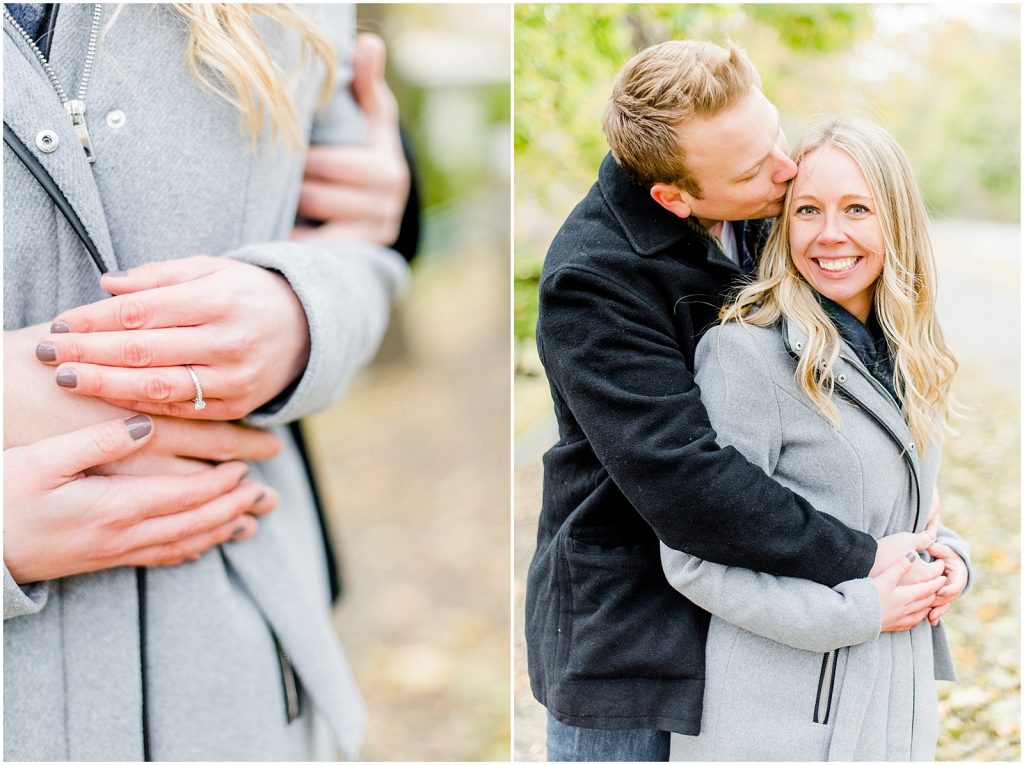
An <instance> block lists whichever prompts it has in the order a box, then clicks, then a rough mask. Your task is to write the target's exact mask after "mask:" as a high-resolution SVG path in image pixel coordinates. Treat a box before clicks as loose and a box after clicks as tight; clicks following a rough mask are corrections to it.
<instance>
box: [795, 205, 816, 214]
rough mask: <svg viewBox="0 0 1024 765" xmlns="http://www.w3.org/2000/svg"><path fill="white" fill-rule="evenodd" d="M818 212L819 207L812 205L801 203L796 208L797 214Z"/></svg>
mask: <svg viewBox="0 0 1024 765" xmlns="http://www.w3.org/2000/svg"><path fill="white" fill-rule="evenodd" d="M816 212H818V208H817V207H814V206H812V205H800V206H799V207H798V208H796V214H797V215H814V213H816Z"/></svg>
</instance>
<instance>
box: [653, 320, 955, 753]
mask: <svg viewBox="0 0 1024 765" xmlns="http://www.w3.org/2000/svg"><path fill="white" fill-rule="evenodd" d="M805 340H806V338H805V337H804V336H803V335H802V333H801V332H800V330H799V329H798V328H796V327H795V326H794V325H793V324H791V323H789V324H787V323H786V322H783V324H782V325H781V327H770V328H763V327H753V326H749V325H743V324H739V323H729V324H726V325H723V326H719V327H715V328H713V329H712V330H711V331H709V332H708V334H707V335H706V336H705V337H704V339H703V340H702V341H701V344H700V346H699V347H698V349H697V357H696V367H697V383H698V384H699V385H700V389H701V398H702V400H703V401H704V403H705V404H706V405H707V408H708V414H709V415H710V417H711V423H712V425H713V426H714V427H715V430H716V432H717V433H718V439H719V442H720V443H722V444H732V445H733V446H735V447H736V448H737V449H738V450H739V451H740V452H742V453H743V455H744V456H746V457H747V458H748V459H749V460H750V461H751V462H753V463H754V464H756V465H759V466H760V467H761V468H762V469H763V470H764V471H765V472H766V473H768V475H770V476H772V477H773V478H775V479H776V480H777V481H779V482H780V483H782V484H784V485H785V486H788V487H789V488H791V489H793V491H795V492H797V493H798V494H801V495H803V496H804V497H805V498H806V499H807V500H808V501H810V502H811V503H812V504H813V505H814V506H815V507H816V508H818V509H819V510H822V511H823V512H827V513H830V514H832V515H834V516H835V517H837V518H839V519H841V520H842V521H844V522H845V523H846V524H848V525H849V526H851V527H853V528H857V529H861V530H863V531H866V532H868V533H869V534H871V535H872V536H874V537H876V538H877V537H881V536H885V535H887V534H892V533H894V532H897V531H911V530H914V531H920V530H921V529H923V528H924V525H925V523H926V522H927V519H928V510H929V506H930V502H931V498H932V493H933V490H934V487H935V478H936V473H937V471H938V466H939V456H940V455H939V448H938V447H935V446H932V447H930V448H928V449H927V450H925V452H924V453H923V454H921V453H920V450H919V449H918V448H917V445H916V444H914V443H913V438H912V436H911V433H910V430H909V428H908V427H907V425H906V423H905V422H904V420H903V417H902V415H901V413H900V411H899V410H898V409H897V407H896V405H895V403H894V402H893V401H892V399H891V398H890V397H889V395H888V394H887V393H886V392H885V390H884V389H883V388H882V387H881V385H880V384H879V383H878V382H877V381H875V380H874V379H873V378H872V377H871V376H870V374H869V373H868V372H867V370H866V369H865V368H864V366H863V365H862V364H861V363H860V361H859V360H858V359H857V357H856V356H855V355H854V353H853V351H852V350H851V349H850V348H849V347H848V346H847V345H846V344H845V343H844V344H843V348H842V351H841V354H840V359H839V361H838V362H837V365H836V370H835V374H836V383H837V387H838V388H840V389H841V390H842V392H843V394H844V396H846V399H840V400H837V404H838V406H839V411H840V416H841V420H842V421H841V427H840V429H839V430H838V431H837V430H835V429H834V428H833V427H832V425H831V424H830V423H829V422H828V421H827V420H826V419H825V418H824V416H823V415H822V414H821V412H820V411H819V410H818V409H817V408H816V407H815V406H814V405H813V404H812V403H811V401H810V400H809V399H808V398H807V396H806V395H805V394H804V393H803V391H802V390H801V389H800V388H799V386H798V384H797V381H796V379H795V376H794V371H795V369H796V361H795V359H794V358H793V355H792V354H799V352H800V349H801V348H802V347H803V345H804V343H805ZM849 399H853V400H855V401H856V404H853V403H851V402H850V400H849ZM750 533H751V534H757V533H758V530H757V529H750ZM939 541H941V542H944V543H946V544H948V545H949V546H950V547H952V548H953V549H954V550H956V551H957V553H959V554H960V555H961V557H963V558H964V560H966V561H967V563H968V567H970V558H969V553H968V549H967V546H966V545H965V544H964V542H963V541H962V540H961V539H960V538H959V537H958V536H956V534H954V533H953V532H952V531H949V530H948V529H945V528H942V529H940V531H939ZM662 562H663V564H664V568H665V573H666V575H667V576H668V579H669V581H670V582H671V583H672V585H673V586H674V587H676V589H678V590H679V591H680V592H682V593H683V594H684V595H686V597H688V598H690V599H691V600H692V601H694V602H695V603H697V604H698V605H700V606H701V607H703V608H705V609H706V610H708V611H710V612H711V613H712V614H713V616H712V619H711V624H710V627H709V630H708V641H707V668H706V671H707V682H706V685H705V691H704V717H703V722H702V725H701V733H700V735H699V736H679V735H673V738H672V759H674V760H932V759H934V756H935V741H936V737H937V734H938V710H937V699H936V690H935V680H936V679H944V680H951V679H953V678H954V672H953V662H952V657H951V655H950V652H949V649H948V647H947V644H946V639H945V631H944V629H943V627H942V624H941V622H940V624H939V626H938V627H937V628H935V629H932V627H931V626H930V625H929V624H928V621H927V620H924V621H922V622H921V623H919V624H918V625H917V626H916V627H914V628H913V629H911V630H909V631H904V632H886V633H880V628H881V606H880V603H879V597H878V590H877V589H876V587H875V586H874V584H873V583H872V582H871V580H870V579H856V580H852V581H848V582H844V583H842V584H840V585H838V586H836V587H834V588H828V587H825V586H823V585H819V584H815V583H813V582H809V581H806V580H802V579H789V578H785V577H773V576H769V575H767V574H760V573H755V572H753V571H750V570H747V569H741V568H729V567H726V566H721V565H718V564H715V563H709V562H707V561H703V560H700V559H699V558H694V557H692V556H690V555H687V554H685V553H682V552H678V551H675V550H671V549H669V548H667V547H664V546H662ZM955 614H956V607H955V606H954V609H953V611H952V612H951V615H955ZM954 618H955V617H954Z"/></svg>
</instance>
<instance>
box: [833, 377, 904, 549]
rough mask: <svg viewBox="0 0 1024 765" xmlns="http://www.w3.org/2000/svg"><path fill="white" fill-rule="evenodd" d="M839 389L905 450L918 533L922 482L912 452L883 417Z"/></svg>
mask: <svg viewBox="0 0 1024 765" xmlns="http://www.w3.org/2000/svg"><path fill="white" fill-rule="evenodd" d="M837 387H838V388H839V389H840V390H841V391H842V392H843V393H844V394H845V395H846V396H847V397H848V398H849V399H850V400H851V401H853V402H855V403H856V404H858V405H859V406H860V408H861V409H863V410H864V411H865V412H867V413H868V414H870V415H871V416H872V417H873V418H874V419H875V422H877V423H878V424H879V425H881V426H882V428H883V429H884V430H885V431H886V432H887V433H888V434H889V435H890V436H891V437H892V439H893V440H894V441H895V442H896V443H897V444H899V445H900V446H901V447H903V449H902V455H903V458H904V459H905V460H906V461H907V464H908V465H909V466H910V475H911V476H913V478H914V489H915V493H916V500H917V501H916V503H915V505H914V525H913V526H912V527H911V529H910V530H911V531H917V524H918V521H919V520H920V518H921V482H920V481H919V480H918V477H917V470H916V468H915V467H914V461H913V459H911V457H910V452H908V451H907V447H906V446H905V445H904V444H903V442H902V441H901V440H900V437H899V436H898V435H896V433H894V432H893V430H892V428H890V427H889V425H888V424H887V423H886V422H885V420H883V419H882V418H881V417H879V416H878V415H877V414H875V412H874V411H873V410H872V409H871V407H869V406H866V405H865V404H864V402H863V401H861V400H860V399H859V398H857V397H856V396H855V395H853V394H852V393H851V392H850V391H849V389H847V388H845V387H843V386H842V385H837Z"/></svg>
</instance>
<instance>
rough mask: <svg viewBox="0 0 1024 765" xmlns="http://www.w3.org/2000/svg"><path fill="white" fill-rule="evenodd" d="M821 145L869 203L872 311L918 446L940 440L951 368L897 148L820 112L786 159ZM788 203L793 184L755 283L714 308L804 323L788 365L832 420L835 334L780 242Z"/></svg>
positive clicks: (885, 136) (916, 195)
mask: <svg viewBox="0 0 1024 765" xmlns="http://www.w3.org/2000/svg"><path fill="white" fill-rule="evenodd" d="M823 146H834V147H836V148H839V149H842V150H843V151H845V152H846V153H847V154H849V155H850V156H851V157H852V158H853V160H854V161H855V162H856V163H857V165H858V166H859V167H860V169H861V172H862V173H863V174H864V178H865V180H866V181H867V183H868V188H869V189H870V191H871V196H872V198H873V199H874V202H875V207H876V209H875V210H874V212H875V214H876V215H877V216H878V219H879V223H880V224H881V228H882V237H883V241H884V242H885V253H884V260H883V264H882V273H881V275H880V276H879V278H878V281H877V282H876V283H875V291H874V312H875V316H876V318H877V319H878V323H879V324H880V325H881V327H882V331H883V332H884V333H885V338H886V340H887V341H888V344H889V348H890V349H891V350H892V351H894V352H895V353H894V364H893V367H894V378H895V379H894V387H895V389H896V393H897V395H898V397H899V401H900V404H901V406H902V408H903V414H904V417H905V418H906V421H907V424H908V425H909V427H910V430H911V432H912V433H913V436H914V440H915V441H916V442H917V443H918V445H919V447H920V449H921V450H922V451H923V450H924V449H925V448H926V447H927V446H928V445H929V444H934V443H941V442H942V440H943V437H944V435H945V430H946V428H947V426H948V422H949V419H950V417H951V415H952V413H953V410H954V407H955V403H954V401H953V398H952V396H951V392H950V387H951V384H952V380H953V375H954V373H955V372H956V369H957V362H956V359H955V358H954V357H953V354H952V353H950V351H949V348H948V347H947V346H946V343H945V341H944V340H943V337H942V331H941V329H940V328H939V324H938V320H937V319H936V316H935V293H936V268H935V259H934V255H933V253H932V246H931V241H930V239H929V237H928V229H927V214H926V212H925V206H924V201H923V200H922V198H921V192H920V190H919V189H918V186H917V182H916V180H915V178H914V173H913V170H912V169H911V167H910V162H909V161H908V160H907V157H906V155H905V154H904V153H903V150H902V149H901V148H900V146H899V144H897V143H896V140H895V139H894V138H893V137H892V136H891V135H890V134H889V133H888V132H886V131H885V130H884V129H882V128H881V127H879V126H878V125H875V124H873V123H871V122H868V121H866V120H860V119H853V118H847V117H836V116H827V117H823V118H820V119H819V120H818V121H816V122H815V123H813V124H812V125H811V126H810V127H808V128H807V130H806V131H805V132H804V134H803V136H802V137H801V139H800V142H799V144H798V145H797V146H796V148H795V149H794V151H793V155H792V156H793V161H795V162H796V163H797V164H799V163H800V162H801V161H802V160H803V159H804V158H805V157H806V156H807V155H808V154H810V153H811V152H812V151H815V150H816V149H819V148H821V147H823ZM792 205H793V184H791V185H790V188H789V191H788V192H787V194H786V200H785V203H784V205H783V210H782V214H781V216H780V217H779V218H778V220H777V221H776V223H775V226H774V227H773V228H772V232H771V234H770V236H769V238H768V242H767V244H766V245H765V250H764V253H763V254H762V256H761V261H760V265H759V267H758V271H757V276H756V279H755V281H754V282H753V283H751V284H749V285H748V286H746V287H743V288H742V289H741V290H740V291H739V292H738V293H737V294H736V296H735V297H734V298H733V299H732V302H731V303H730V304H729V305H727V306H725V307H724V308H723V309H722V313H721V320H722V322H723V323H724V322H726V321H741V322H747V323H749V324H754V325H757V326H768V325H772V324H775V323H776V322H778V321H779V319H780V318H781V317H783V316H784V317H786V319H787V320H789V321H792V322H793V323H795V324H796V325H797V326H798V327H799V328H800V329H801V330H803V331H804V332H805V333H806V334H807V347H806V349H805V351H804V352H803V354H802V355H801V356H800V360H799V363H798V364H797V369H796V378H797V380H798V382H799V384H800V387H801V388H802V389H803V390H804V392H805V393H806V394H807V395H808V397H810V399H811V401H812V402H814V404H815V405H816V406H817V407H818V408H819V409H820V410H821V412H822V413H823V414H824V415H825V417H826V418H827V419H828V420H829V422H831V423H832V425H833V426H835V427H836V428H838V427H839V425H840V418H839V410H838V409H837V408H836V406H835V404H834V403H833V401H832V396H833V393H834V392H835V381H834V379H833V369H834V367H835V364H836V360H837V359H838V357H839V332H838V331H837V330H836V327H835V325H834V324H833V323H832V321H831V320H830V319H829V318H828V316H827V315H826V313H825V311H824V309H823V308H822V307H821V305H820V304H819V302H818V300H817V299H816V298H815V292H814V289H813V288H812V287H811V286H810V285H809V284H808V283H807V282H806V281H804V279H803V277H802V276H800V273H799V272H798V271H797V269H796V266H795V265H794V264H793V260H792V256H791V252H790V245H789V230H790V219H791V213H792Z"/></svg>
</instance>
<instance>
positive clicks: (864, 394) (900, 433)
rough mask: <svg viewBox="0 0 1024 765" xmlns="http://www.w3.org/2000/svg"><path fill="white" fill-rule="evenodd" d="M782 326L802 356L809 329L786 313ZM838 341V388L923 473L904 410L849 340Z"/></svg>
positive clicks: (796, 354)
mask: <svg viewBox="0 0 1024 765" xmlns="http://www.w3.org/2000/svg"><path fill="white" fill-rule="evenodd" d="M782 327H783V330H782V337H783V340H784V341H785V344H786V350H787V351H789V353H790V355H791V356H793V357H794V358H800V356H801V354H802V353H803V350H804V348H806V346H807V333H805V332H804V331H803V330H802V329H800V327H798V326H797V325H796V323H795V322H793V321H790V320H789V319H787V318H786V317H783V318H782ZM839 343H840V347H839V359H838V360H837V361H836V365H835V372H834V374H835V376H836V388H837V389H839V390H840V391H841V392H843V393H844V394H846V395H847V396H848V397H849V398H851V399H853V401H854V402H855V403H856V404H857V405H859V406H860V407H862V408H864V409H866V410H867V411H868V412H869V413H870V414H871V415H872V416H874V418H875V419H876V420H878V421H879V422H880V423H881V424H882V426H883V427H884V428H885V429H886V430H887V431H888V432H889V435H890V437H892V439H893V440H894V441H895V442H896V443H897V444H898V445H899V446H900V449H901V451H902V452H903V453H904V455H905V456H906V457H907V460H908V462H909V463H910V466H911V468H912V469H913V471H914V475H915V477H917V476H918V475H919V474H920V463H919V458H918V453H917V450H918V447H917V444H915V443H914V437H913V434H912V433H911V432H910V427H909V426H908V425H907V422H906V420H904V419H903V413H902V412H901V411H900V410H899V409H898V408H897V407H896V405H895V402H894V401H893V400H892V399H891V398H890V397H889V396H888V395H887V394H886V393H885V392H883V391H884V388H882V386H881V383H879V382H878V381H876V380H875V379H874V378H873V377H872V376H871V373H870V372H868V370H867V369H866V368H865V366H864V365H863V364H862V363H861V362H860V360H859V359H858V358H857V354H856V353H854V352H853V349H852V348H850V346H849V345H848V344H847V343H846V341H845V340H843V339H842V338H840V341H839Z"/></svg>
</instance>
